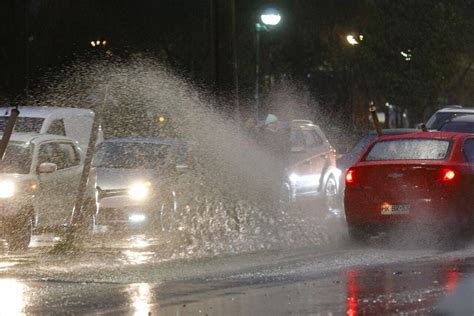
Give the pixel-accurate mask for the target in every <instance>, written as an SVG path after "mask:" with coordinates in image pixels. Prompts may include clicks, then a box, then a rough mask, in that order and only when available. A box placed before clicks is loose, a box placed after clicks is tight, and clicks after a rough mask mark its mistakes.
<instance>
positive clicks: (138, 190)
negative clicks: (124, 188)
mask: <svg viewBox="0 0 474 316" xmlns="http://www.w3.org/2000/svg"><path fill="white" fill-rule="evenodd" d="M150 187H151V183H150V182H148V181H147V182H136V183H134V184H132V185H131V186H130V187H129V189H128V195H129V196H130V197H131V198H132V199H134V200H137V201H140V200H144V199H146V198H147V197H148V195H149V194H150Z"/></svg>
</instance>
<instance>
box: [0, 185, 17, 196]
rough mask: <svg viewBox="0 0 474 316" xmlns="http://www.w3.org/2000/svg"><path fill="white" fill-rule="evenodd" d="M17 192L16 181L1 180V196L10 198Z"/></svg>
mask: <svg viewBox="0 0 474 316" xmlns="http://www.w3.org/2000/svg"><path fill="white" fill-rule="evenodd" d="M14 194H15V183H13V182H11V181H0V198H1V199H5V198H10V197H12V196H13V195H14Z"/></svg>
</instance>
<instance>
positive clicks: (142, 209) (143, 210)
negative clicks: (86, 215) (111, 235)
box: [96, 196, 160, 225]
mask: <svg viewBox="0 0 474 316" xmlns="http://www.w3.org/2000/svg"><path fill="white" fill-rule="evenodd" d="M159 212H160V208H159V204H158V203H156V200H151V199H150V200H144V201H135V200H133V199H131V198H130V197H128V196H112V197H104V198H102V199H101V200H100V201H99V211H98V213H97V216H96V224H97V225H121V224H122V225H123V224H126V225H143V224H149V223H151V222H153V221H155V220H156V219H157V218H159V216H160V214H159Z"/></svg>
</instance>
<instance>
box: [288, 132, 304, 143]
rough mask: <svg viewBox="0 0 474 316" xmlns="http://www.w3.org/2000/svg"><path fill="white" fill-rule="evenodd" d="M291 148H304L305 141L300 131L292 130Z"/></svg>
mask: <svg viewBox="0 0 474 316" xmlns="http://www.w3.org/2000/svg"><path fill="white" fill-rule="evenodd" d="M290 143H291V147H304V145H305V140H304V136H303V133H302V132H301V130H300V129H297V128H292V129H291V135H290Z"/></svg>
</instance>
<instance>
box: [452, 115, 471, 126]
mask: <svg viewBox="0 0 474 316" xmlns="http://www.w3.org/2000/svg"><path fill="white" fill-rule="evenodd" d="M450 122H466V123H474V114H465V115H458V116H455V117H453V118H452V119H450V120H449V121H448V122H446V124H449V123H450Z"/></svg>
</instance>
